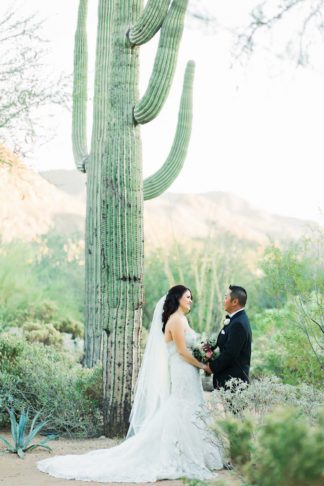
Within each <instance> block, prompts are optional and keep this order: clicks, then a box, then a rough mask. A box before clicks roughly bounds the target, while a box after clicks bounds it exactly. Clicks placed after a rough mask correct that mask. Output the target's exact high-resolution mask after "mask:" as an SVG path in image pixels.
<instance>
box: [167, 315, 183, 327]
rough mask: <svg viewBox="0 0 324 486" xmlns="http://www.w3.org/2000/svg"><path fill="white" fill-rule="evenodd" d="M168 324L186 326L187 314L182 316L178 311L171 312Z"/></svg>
mask: <svg viewBox="0 0 324 486" xmlns="http://www.w3.org/2000/svg"><path fill="white" fill-rule="evenodd" d="M168 324H169V326H170V327H173V328H175V327H180V328H185V326H186V318H185V316H181V315H180V314H179V313H178V312H174V313H173V314H171V316H170V317H169V320H168Z"/></svg>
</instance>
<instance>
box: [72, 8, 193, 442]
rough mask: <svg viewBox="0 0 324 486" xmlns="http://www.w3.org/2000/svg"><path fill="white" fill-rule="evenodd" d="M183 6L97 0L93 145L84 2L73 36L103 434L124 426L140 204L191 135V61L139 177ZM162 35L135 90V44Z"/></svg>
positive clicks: (135, 335)
mask: <svg viewBox="0 0 324 486" xmlns="http://www.w3.org/2000/svg"><path fill="white" fill-rule="evenodd" d="M187 3H188V0H173V1H172V0H148V2H147V4H146V6H145V8H144V9H143V0H99V6H98V31H97V50H96V64H95V87H94V102H93V126H92V139H91V148H90V152H89V153H88V149H87V141H86V100H87V38H86V16H87V0H80V5H79V14H78V24H77V30H76V35H75V57H74V91H73V149H74V155H75V160H76V166H77V168H78V169H79V170H81V171H82V172H86V173H87V217H86V316H85V321H86V324H85V362H86V365H87V366H93V365H94V364H95V363H96V362H98V361H99V360H102V362H103V369H104V371H103V373H104V410H105V433H106V434H107V435H115V434H121V433H123V432H125V430H126V428H127V421H128V416H129V412H130V408H131V401H132V391H133V386H134V383H135V379H136V376H137V372H138V365H139V358H140V356H139V340H140V331H141V320H142V306H143V201H144V199H150V198H154V197H156V196H158V195H159V194H161V193H162V192H163V191H165V190H166V189H167V188H168V187H169V186H170V184H171V183H172V182H173V180H174V179H175V178H176V177H177V175H178V173H179V172H180V170H181V167H182V165H183V162H184V159H185V156H186V152H187V147H188V142H189V138H190V131H191V118H192V101H191V98H192V82H193V72H194V64H193V62H189V63H188V65H187V68H186V72H185V76H184V83H183V91H182V96H181V102H180V109H179V115H178V125H177V129H176V134H175V137H174V141H173V144H172V147H171V150H170V153H169V156H168V157H167V160H166V161H165V163H164V164H163V166H162V167H161V169H160V170H158V171H157V173H156V174H154V175H152V176H151V177H149V178H148V179H147V180H144V181H143V179H142V160H141V140H140V124H142V123H147V122H149V121H150V120H152V119H153V118H155V117H156V116H157V114H158V113H159V111H160V110H161V108H162V106H163V104H164V102H165V100H166V98H167V95H168V92H169V88H170V85H171V82H172V78H173V74H174V71H175V66H176V61H177V52H178V47H179V43H180V39H181V35H182V30H183V21H184V16H185V12H186V8H187ZM158 31H160V41H159V46H158V50H157V54H156V59H155V63H154V67H153V72H152V75H151V78H150V81H149V83H148V87H147V90H146V92H145V94H144V96H143V97H142V98H141V99H139V92H138V76H139V67H138V46H140V45H141V44H143V43H145V42H147V41H149V40H150V39H151V38H152V37H153V36H154V35H155V34H156V33H157V32H158Z"/></svg>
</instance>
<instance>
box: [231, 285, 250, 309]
mask: <svg viewBox="0 0 324 486" xmlns="http://www.w3.org/2000/svg"><path fill="white" fill-rule="evenodd" d="M229 289H230V291H231V300H233V299H237V300H238V302H239V304H240V305H241V306H242V307H244V306H245V304H246V301H247V292H246V290H245V289H243V287H239V286H238V285H230V286H229Z"/></svg>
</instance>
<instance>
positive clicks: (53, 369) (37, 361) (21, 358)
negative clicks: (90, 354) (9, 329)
mask: <svg viewBox="0 0 324 486" xmlns="http://www.w3.org/2000/svg"><path fill="white" fill-rule="evenodd" d="M0 360H1V361H0V424H1V425H5V424H6V420H7V414H6V413H5V407H6V406H8V407H11V406H13V407H14V408H15V409H16V410H23V409H27V408H28V409H29V410H31V412H32V413H36V412H38V411H39V412H40V414H41V415H40V417H41V419H42V420H48V427H49V428H53V429H55V430H57V431H61V432H63V433H66V434H69V435H73V436H90V437H91V436H96V435H98V434H100V433H101V430H102V401H101V400H102V399H101V395H102V393H101V391H102V374H101V370H100V368H95V369H85V368H82V366H81V365H80V364H78V363H76V362H75V361H74V360H73V359H72V358H71V357H69V356H68V355H66V354H64V353H62V352H59V351H56V350H55V349H54V348H53V347H51V346H44V345H42V344H36V343H34V344H29V343H26V342H25V341H23V340H20V339H18V338H16V337H13V336H6V335H0Z"/></svg>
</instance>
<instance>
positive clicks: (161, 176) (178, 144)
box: [144, 61, 195, 200]
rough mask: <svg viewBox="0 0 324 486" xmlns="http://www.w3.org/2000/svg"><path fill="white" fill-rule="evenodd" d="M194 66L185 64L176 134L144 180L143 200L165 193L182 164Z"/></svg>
mask: <svg viewBox="0 0 324 486" xmlns="http://www.w3.org/2000/svg"><path fill="white" fill-rule="evenodd" d="M194 70H195V64H194V62H193V61H189V62H188V63H187V67H186V72H185V76H184V82H183V88H182V95H181V102H180V108H179V115H178V124H177V129H176V134H175V137H174V140H173V144H172V147H171V150H170V153H169V155H168V157H167V159H166V161H165V162H164V164H163V165H162V167H161V168H160V169H159V170H158V171H157V172H156V173H155V174H153V175H152V176H150V177H148V178H147V179H145V180H144V199H145V200H148V199H153V198H155V197H157V196H159V195H160V194H162V193H163V192H164V191H166V190H167V189H168V188H169V187H170V186H171V184H172V183H173V181H174V180H175V179H176V177H177V176H178V174H179V172H180V171H181V169H182V166H183V164H184V161H185V158H186V154H187V150H188V146H189V140H190V134H191V125H192V86H193V78H194Z"/></svg>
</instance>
